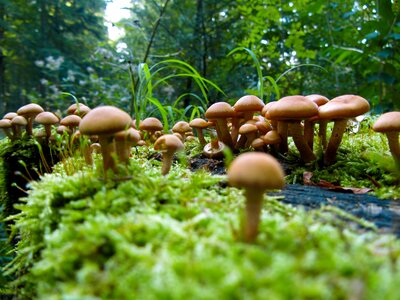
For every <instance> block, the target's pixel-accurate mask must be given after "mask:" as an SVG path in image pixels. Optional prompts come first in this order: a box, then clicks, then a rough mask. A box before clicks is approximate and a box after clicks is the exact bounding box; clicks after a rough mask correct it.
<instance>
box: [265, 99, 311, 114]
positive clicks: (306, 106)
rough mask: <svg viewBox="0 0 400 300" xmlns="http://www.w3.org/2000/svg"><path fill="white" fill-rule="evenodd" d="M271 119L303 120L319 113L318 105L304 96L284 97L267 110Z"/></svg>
mask: <svg viewBox="0 0 400 300" xmlns="http://www.w3.org/2000/svg"><path fill="white" fill-rule="evenodd" d="M266 114H268V116H266V117H267V118H268V119H271V120H274V119H275V120H303V119H308V118H310V117H312V116H315V115H318V106H317V104H315V103H314V102H312V101H311V100H309V99H307V98H306V97H304V96H300V95H295V96H287V97H283V98H281V99H280V100H278V101H276V102H275V103H274V104H272V105H271V107H270V108H269V109H268V110H267V112H266Z"/></svg>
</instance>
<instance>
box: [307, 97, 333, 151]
mask: <svg viewBox="0 0 400 300" xmlns="http://www.w3.org/2000/svg"><path fill="white" fill-rule="evenodd" d="M306 98H307V99H309V100H311V101H312V102H314V103H315V104H317V105H318V107H320V106H322V105H324V104H326V103H328V102H329V99H328V98H326V97H325V96H322V95H318V94H311V95H307V96H306ZM315 123H318V124H319V128H318V136H319V141H320V143H321V145H322V148H323V149H325V148H326V126H327V122H326V120H320V119H319V118H318V115H317V116H315V117H312V118H309V119H306V120H305V121H304V138H305V139H306V142H307V143H308V145H309V146H310V148H311V150H312V149H313V148H314V127H315Z"/></svg>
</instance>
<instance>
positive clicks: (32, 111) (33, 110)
mask: <svg viewBox="0 0 400 300" xmlns="http://www.w3.org/2000/svg"><path fill="white" fill-rule="evenodd" d="M43 111H44V109H43V108H42V107H41V106H40V105H39V104H36V103H29V104H26V105H24V106H21V107H20V108H19V109H18V110H17V114H18V115H20V116H23V117H24V118H25V119H26V121H27V125H26V132H27V134H28V135H32V124H33V120H34V119H35V117H36V115H38V114H39V113H41V112H43Z"/></svg>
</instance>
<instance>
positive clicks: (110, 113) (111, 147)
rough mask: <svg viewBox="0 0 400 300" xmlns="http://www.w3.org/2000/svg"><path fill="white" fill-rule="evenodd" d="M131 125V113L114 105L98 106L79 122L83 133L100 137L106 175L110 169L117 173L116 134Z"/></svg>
mask: <svg viewBox="0 0 400 300" xmlns="http://www.w3.org/2000/svg"><path fill="white" fill-rule="evenodd" d="M131 125H132V118H131V117H130V116H129V114H127V113H126V112H124V111H123V110H121V109H119V108H117V107H114V106H99V107H96V108H94V109H92V110H91V111H90V112H88V113H87V114H86V115H85V116H84V117H83V118H82V120H81V122H80V124H79V131H80V132H81V134H84V135H89V136H92V135H97V136H98V137H99V144H100V145H101V154H102V156H103V169H104V176H105V177H107V171H108V170H110V169H111V170H113V171H114V172H115V173H117V168H116V164H115V161H114V158H113V155H114V154H115V144H114V134H116V133H117V132H119V131H122V130H127V129H128V128H130V127H131Z"/></svg>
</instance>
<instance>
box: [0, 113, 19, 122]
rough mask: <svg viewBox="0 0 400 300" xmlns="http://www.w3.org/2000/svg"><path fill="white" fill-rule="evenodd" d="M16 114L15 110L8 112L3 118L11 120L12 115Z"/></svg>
mask: <svg viewBox="0 0 400 300" xmlns="http://www.w3.org/2000/svg"><path fill="white" fill-rule="evenodd" d="M16 116H18V114H17V113H15V112H8V113H6V114H5V115H4V117H3V119H8V120H10V121H11V120H12V119H13V118H14V117H16Z"/></svg>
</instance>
